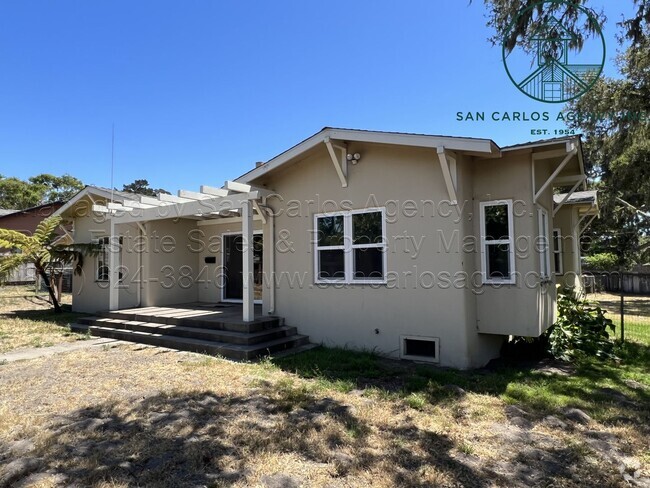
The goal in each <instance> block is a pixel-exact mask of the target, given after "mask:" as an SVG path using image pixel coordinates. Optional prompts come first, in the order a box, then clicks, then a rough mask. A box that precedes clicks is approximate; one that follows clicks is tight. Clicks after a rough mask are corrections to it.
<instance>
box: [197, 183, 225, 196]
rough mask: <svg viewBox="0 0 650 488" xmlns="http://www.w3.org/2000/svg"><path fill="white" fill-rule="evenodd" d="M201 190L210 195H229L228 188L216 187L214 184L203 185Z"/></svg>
mask: <svg viewBox="0 0 650 488" xmlns="http://www.w3.org/2000/svg"><path fill="white" fill-rule="evenodd" d="M200 191H201V193H205V194H206V195H210V196H211V197H227V196H228V190H224V189H223V188H215V187H214V186H208V185H201V189H200Z"/></svg>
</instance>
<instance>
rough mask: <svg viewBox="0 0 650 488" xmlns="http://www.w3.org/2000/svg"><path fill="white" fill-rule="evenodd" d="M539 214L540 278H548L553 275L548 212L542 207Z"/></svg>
mask: <svg viewBox="0 0 650 488" xmlns="http://www.w3.org/2000/svg"><path fill="white" fill-rule="evenodd" d="M538 214H539V242H538V250H539V274H540V278H542V279H544V280H547V279H548V278H550V276H551V253H550V247H551V246H550V245H549V238H548V212H547V211H546V210H545V209H543V208H540V209H539V211H538Z"/></svg>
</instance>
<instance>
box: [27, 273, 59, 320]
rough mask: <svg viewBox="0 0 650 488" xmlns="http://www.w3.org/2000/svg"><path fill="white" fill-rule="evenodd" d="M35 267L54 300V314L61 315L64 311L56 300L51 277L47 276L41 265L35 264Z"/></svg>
mask: <svg viewBox="0 0 650 488" xmlns="http://www.w3.org/2000/svg"><path fill="white" fill-rule="evenodd" d="M34 266H35V267H36V271H37V272H38V274H39V275H40V276H41V278H43V282H44V283H45V287H46V288H47V292H48V293H49V294H50V298H51V299H52V305H54V313H61V312H63V310H61V305H59V301H58V300H57V299H56V292H55V291H54V285H53V284H52V282H51V281H50V278H49V276H47V273H46V272H45V269H43V267H42V266H41V265H40V264H36V263H34Z"/></svg>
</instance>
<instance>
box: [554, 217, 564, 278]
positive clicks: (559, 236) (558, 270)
mask: <svg viewBox="0 0 650 488" xmlns="http://www.w3.org/2000/svg"><path fill="white" fill-rule="evenodd" d="M556 233H557V241H556V238H555V235H556ZM552 239H553V265H555V258H556V257H557V258H558V259H557V263H558V266H557V267H556V268H555V270H554V271H553V272H554V273H555V274H556V275H563V274H564V263H563V259H564V253H563V251H564V249H562V246H563V243H562V229H560V228H559V227H555V228H554V229H553V234H552ZM556 242H557V244H558V247H557V248H556V247H555V243H556Z"/></svg>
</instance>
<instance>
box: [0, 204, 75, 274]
mask: <svg viewBox="0 0 650 488" xmlns="http://www.w3.org/2000/svg"><path fill="white" fill-rule="evenodd" d="M62 205H63V202H53V203H46V204H44V205H38V206H36V207H31V208H27V209H25V210H0V229H11V230H16V231H18V232H22V233H23V234H26V235H32V234H33V233H34V231H35V230H36V227H37V226H38V224H39V223H40V222H41V221H42V220H44V219H46V218H47V217H49V216H50V215H52V214H53V213H54V212H56V211H57V210H58V209H59V208H61V206H62ZM61 235H64V231H63V230H61ZM9 252H11V249H3V248H0V254H7V253H9ZM36 278H37V277H36V271H35V269H34V265H33V264H24V265H22V266H20V267H19V268H18V269H16V270H15V271H13V272H12V273H11V276H10V277H9V279H8V280H7V283H9V284H31V283H34V282H35V281H36Z"/></svg>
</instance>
